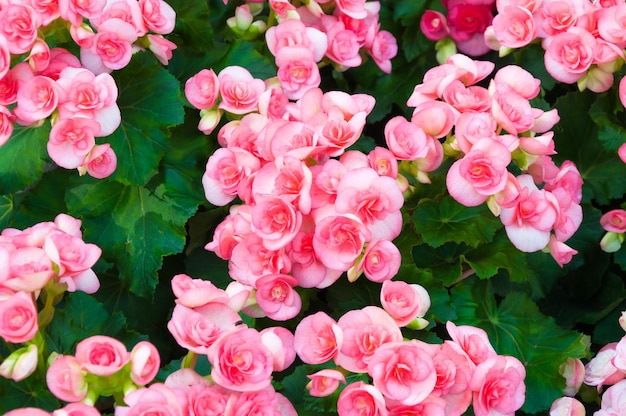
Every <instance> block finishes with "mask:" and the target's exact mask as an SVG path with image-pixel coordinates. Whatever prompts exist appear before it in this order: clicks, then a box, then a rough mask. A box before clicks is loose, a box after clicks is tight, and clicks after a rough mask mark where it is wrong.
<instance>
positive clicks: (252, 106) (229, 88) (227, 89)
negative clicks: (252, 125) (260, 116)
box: [217, 66, 265, 114]
mask: <svg viewBox="0 0 626 416" xmlns="http://www.w3.org/2000/svg"><path fill="white" fill-rule="evenodd" d="M217 78H218V80H219V83H220V94H221V97H222V102H221V103H220V104H219V108H220V109H222V110H224V111H227V112H229V113H233V114H246V113H250V112H253V111H256V110H258V103H259V96H260V95H261V94H262V93H263V91H265V83H264V82H263V80H261V79H257V78H253V77H252V75H251V74H250V72H249V71H248V70H247V69H245V68H243V67H240V66H228V67H226V68H224V69H222V70H221V71H220V72H219V74H218V75H217Z"/></svg>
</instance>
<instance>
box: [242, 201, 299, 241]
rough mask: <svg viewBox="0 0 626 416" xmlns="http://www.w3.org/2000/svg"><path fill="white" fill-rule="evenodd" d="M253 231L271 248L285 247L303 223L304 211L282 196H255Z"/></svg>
mask: <svg viewBox="0 0 626 416" xmlns="http://www.w3.org/2000/svg"><path fill="white" fill-rule="evenodd" d="M251 224H252V228H251V230H252V232H254V233H255V234H256V235H257V236H259V237H260V238H261V239H262V240H263V245H264V246H265V248H267V249H269V250H279V249H281V248H283V247H285V246H286V245H287V244H289V242H291V240H292V239H293V237H294V236H295V235H296V233H297V232H298V231H300V227H301V225H302V213H301V212H300V211H298V210H297V209H296V207H294V206H293V205H292V204H291V203H289V202H287V201H285V200H284V199H283V198H281V197H280V196H274V195H271V194H261V195H256V196H255V205H254V207H253V209H252V221H251Z"/></svg>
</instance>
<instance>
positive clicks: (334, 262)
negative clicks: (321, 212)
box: [313, 182, 395, 270]
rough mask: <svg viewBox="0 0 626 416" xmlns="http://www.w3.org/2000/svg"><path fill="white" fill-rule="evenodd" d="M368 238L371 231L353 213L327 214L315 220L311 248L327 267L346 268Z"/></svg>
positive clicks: (352, 262)
mask: <svg viewBox="0 0 626 416" xmlns="http://www.w3.org/2000/svg"><path fill="white" fill-rule="evenodd" d="M394 185H395V182H394ZM370 239H371V231H370V230H369V229H368V228H367V227H366V226H365V225H364V224H363V222H361V220H360V219H359V218H358V217H357V216H355V215H354V214H341V215H340V214H337V215H328V216H325V217H324V218H322V219H320V220H316V224H315V234H314V236H313V248H314V249H315V255H316V257H317V258H318V259H319V260H320V261H321V262H322V263H323V264H324V265H325V266H326V267H328V268H329V269H333V270H348V269H349V268H350V267H352V266H353V265H354V262H355V260H356V259H357V257H358V256H359V255H360V254H361V251H362V250H363V246H364V245H365V243H366V242H367V241H369V240H370Z"/></svg>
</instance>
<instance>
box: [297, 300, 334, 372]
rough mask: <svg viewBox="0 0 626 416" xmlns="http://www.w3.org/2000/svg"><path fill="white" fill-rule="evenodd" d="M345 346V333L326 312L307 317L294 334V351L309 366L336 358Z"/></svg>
mask: <svg viewBox="0 0 626 416" xmlns="http://www.w3.org/2000/svg"><path fill="white" fill-rule="evenodd" d="M342 344H343V331H342V330H341V328H340V327H339V325H338V324H337V322H335V320H334V319H333V318H331V317H330V316H328V315H327V314H326V313H325V312H321V311H320V312H316V313H314V314H312V315H307V316H305V317H304V318H302V320H301V321H300V322H299V323H298V326H296V330H295V332H294V349H295V350H296V354H298V357H299V358H300V359H301V360H302V361H303V362H305V363H307V364H322V363H325V362H327V361H330V360H331V359H333V358H335V357H336V356H337V354H338V353H339V349H340V348H341V345H342Z"/></svg>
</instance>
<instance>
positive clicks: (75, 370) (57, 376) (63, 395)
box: [46, 355, 89, 402]
mask: <svg viewBox="0 0 626 416" xmlns="http://www.w3.org/2000/svg"><path fill="white" fill-rule="evenodd" d="M46 382H47V385H48V389H49V390H50V392H51V393H52V394H54V395H55V396H56V397H57V398H58V399H60V400H63V401H66V402H77V401H80V400H82V399H84V398H85V396H86V395H87V390H88V388H89V386H88V385H87V381H86V380H85V374H84V373H83V370H82V369H81V365H80V362H79V361H78V360H77V359H76V358H75V357H74V356H71V355H57V356H56V358H55V359H54V361H53V362H52V364H50V367H48V371H47V373H46Z"/></svg>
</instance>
